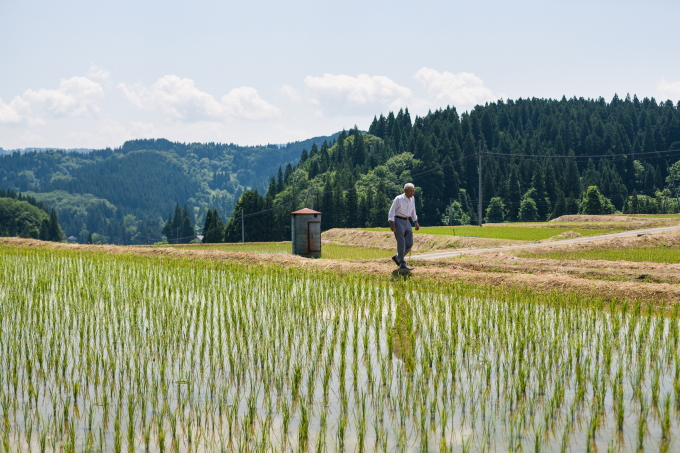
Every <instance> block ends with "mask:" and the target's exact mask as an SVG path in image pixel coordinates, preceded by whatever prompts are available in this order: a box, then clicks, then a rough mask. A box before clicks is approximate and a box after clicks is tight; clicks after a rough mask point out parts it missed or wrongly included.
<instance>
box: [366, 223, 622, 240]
mask: <svg viewBox="0 0 680 453" xmlns="http://www.w3.org/2000/svg"><path fill="white" fill-rule="evenodd" d="M366 230H368V231H389V228H366ZM567 231H574V232H576V233H579V234H580V235H581V236H597V235H599V234H608V233H617V232H619V231H621V230H610V229H580V228H577V229H573V228H553V227H540V226H535V227H534V226H532V227H524V226H484V227H481V228H480V227H478V226H472V225H464V226H456V227H450V226H446V227H422V228H421V229H420V230H419V231H415V229H414V230H413V232H414V233H415V234H436V235H442V236H469V237H479V238H487V239H512V240H517V241H540V240H543V239H549V238H551V237H553V236H557V235H559V234H562V233H565V232H567Z"/></svg>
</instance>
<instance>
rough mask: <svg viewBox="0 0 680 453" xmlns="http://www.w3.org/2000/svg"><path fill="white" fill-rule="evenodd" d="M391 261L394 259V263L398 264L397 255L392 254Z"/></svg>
mask: <svg viewBox="0 0 680 453" xmlns="http://www.w3.org/2000/svg"><path fill="white" fill-rule="evenodd" d="M392 261H394V264H396V265H397V266H399V260H398V259H397V255H394V256H393V257H392Z"/></svg>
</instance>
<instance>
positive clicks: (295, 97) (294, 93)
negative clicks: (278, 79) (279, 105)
mask: <svg viewBox="0 0 680 453" xmlns="http://www.w3.org/2000/svg"><path fill="white" fill-rule="evenodd" d="M281 94H282V95H284V96H285V97H286V98H288V99H289V100H291V101H293V102H297V101H299V100H300V98H301V96H300V93H299V92H298V90H296V89H295V88H294V87H292V86H290V85H284V86H282V87H281Z"/></svg>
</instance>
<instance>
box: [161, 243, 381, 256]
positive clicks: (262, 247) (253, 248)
mask: <svg viewBox="0 0 680 453" xmlns="http://www.w3.org/2000/svg"><path fill="white" fill-rule="evenodd" d="M172 247H177V246H172ZM179 247H186V248H191V249H192V250H224V251H228V252H247V253H260V254H275V255H290V253H291V244H290V242H255V243H248V242H246V243H243V244H241V243H236V244H196V245H185V246H182V245H180V246H179ZM392 255H394V251H392V250H385V249H379V248H374V247H355V246H351V245H337V244H323V245H322V246H321V257H322V258H326V259H333V260H344V259H355V260H358V259H375V258H389V257H390V256H392Z"/></svg>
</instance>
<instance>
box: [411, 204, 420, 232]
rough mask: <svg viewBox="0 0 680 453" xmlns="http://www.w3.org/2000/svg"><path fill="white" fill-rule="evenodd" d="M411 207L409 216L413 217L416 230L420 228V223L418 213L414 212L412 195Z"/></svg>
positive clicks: (414, 206) (414, 205)
mask: <svg viewBox="0 0 680 453" xmlns="http://www.w3.org/2000/svg"><path fill="white" fill-rule="evenodd" d="M412 200H413V208H411V218H412V219H413V223H414V224H415V226H416V231H418V230H419V229H420V224H418V214H416V198H415V197H413V198H412Z"/></svg>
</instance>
